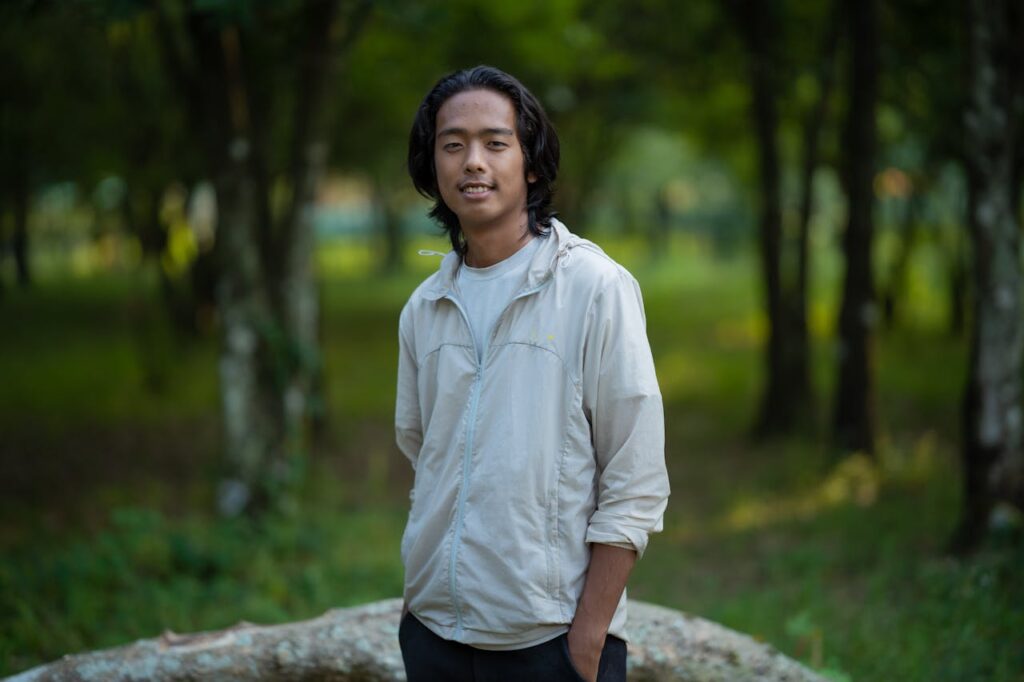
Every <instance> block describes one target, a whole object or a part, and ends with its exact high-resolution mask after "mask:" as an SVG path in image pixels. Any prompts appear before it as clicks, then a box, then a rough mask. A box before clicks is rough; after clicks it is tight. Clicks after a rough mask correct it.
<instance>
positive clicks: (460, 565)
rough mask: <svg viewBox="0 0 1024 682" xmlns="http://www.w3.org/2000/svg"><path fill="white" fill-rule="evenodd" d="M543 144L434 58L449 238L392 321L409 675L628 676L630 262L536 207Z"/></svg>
mask: <svg viewBox="0 0 1024 682" xmlns="http://www.w3.org/2000/svg"><path fill="white" fill-rule="evenodd" d="M558 156H559V152H558V137H557V136H556V134H555V131H554V128H553V127H552V125H551V123H550V122H549V121H548V118H547V116H546V115H545V113H544V110H543V109H542V108H541V106H540V103H539V102H538V101H537V100H536V98H534V96H533V95H532V94H530V92H529V91H528V90H527V89H526V88H525V87H523V85H522V84H520V83H519V81H517V80H516V79H515V78H513V77H512V76H510V75H508V74H506V73H504V72H502V71H499V70H497V69H494V68H490V67H485V66H480V67H476V68H473V69H467V70H464V71H459V72H456V73H454V74H451V75H449V76H447V77H445V78H442V79H441V80H440V81H439V82H438V83H437V84H436V85H435V86H434V88H433V89H432V90H431V91H430V92H429V93H428V94H427V96H426V98H425V99H424V101H423V103H422V104H421V106H420V108H419V111H418V112H417V114H416V119H415V121H414V123H413V128H412V133H411V136H410V141H409V173H410V174H411V176H412V180H413V183H414V184H415V186H416V188H417V189H418V190H419V191H420V192H421V193H423V194H424V195H426V196H427V197H429V198H431V199H433V200H434V201H435V205H434V208H433V210H432V211H431V216H432V217H434V218H435V219H437V220H438V221H440V222H441V223H442V224H443V225H444V227H445V228H446V229H447V231H448V234H449V237H450V239H451V243H452V247H453V250H452V251H451V252H450V253H449V254H448V255H447V256H445V258H444V259H443V260H442V262H441V266H440V269H439V270H438V272H437V273H435V274H434V275H432V276H431V277H429V278H428V279H427V280H426V281H424V282H423V284H421V285H420V286H419V288H417V289H416V291H415V292H414V293H413V294H412V296H411V297H410V299H409V302H408V303H407V304H406V306H405V308H404V309H403V311H402V315H401V319H400V322H399V339H400V355H399V367H398V399H397V406H396V416H395V427H396V433H397V439H398V445H399V447H400V448H401V450H402V452H403V453H404V454H405V455H406V456H407V457H408V458H409V460H410V461H411V462H412V465H413V468H414V470H415V483H414V485H413V490H412V494H411V500H412V508H411V510H410V513H409V521H408V524H407V526H406V529H405V534H404V535H403V537H402V547H401V553H402V562H403V564H404V566H405V594H404V596H405V602H406V610H405V612H403V616H402V623H401V627H400V629H399V641H400V643H401V647H402V656H403V659H404V661H405V667H406V671H407V674H408V677H409V680H410V681H411V682H418V681H420V680H531V682H541V681H543V680H578V679H580V678H582V679H584V680H588V681H593V680H602V681H604V680H625V679H626V645H625V637H626V634H625V625H626V593H625V585H626V579H627V577H628V576H629V573H630V571H631V570H632V567H633V564H634V562H635V560H636V558H637V556H638V555H640V554H642V553H643V551H644V548H645V547H646V546H647V536H648V534H649V533H651V532H656V531H659V530H661V525H662V515H663V513H664V510H665V505H666V501H667V498H668V494H669V485H668V477H667V474H666V471H665V462H664V423H663V413H662V405H661V394H660V392H659V390H658V384H657V380H656V378H655V374H654V364H653V361H652V359H651V351H650V347H649V345H648V342H647V336H646V331H645V320H644V312H643V304H642V302H641V298H640V290H639V287H638V286H637V284H636V281H635V280H634V279H633V277H632V276H630V274H629V273H628V272H626V271H625V270H624V269H623V268H622V267H621V266H619V265H618V264H616V263H615V262H614V261H612V260H611V259H610V258H608V256H606V255H605V254H604V252H602V251H601V250H600V249H599V248H598V247H597V246H595V245H594V244H592V243H591V242H588V241H586V240H584V239H580V238H579V237H577V236H575V235H573V234H572V233H570V232H569V231H568V230H567V229H566V227H565V226H564V225H563V224H562V223H561V222H559V221H558V220H556V219H555V217H554V212H553V211H552V210H551V195H552V184H553V182H554V180H555V176H556V174H557V171H558Z"/></svg>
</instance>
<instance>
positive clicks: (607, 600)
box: [569, 543, 636, 682]
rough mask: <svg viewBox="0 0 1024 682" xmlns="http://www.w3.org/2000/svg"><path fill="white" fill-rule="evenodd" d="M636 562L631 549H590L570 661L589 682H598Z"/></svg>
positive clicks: (572, 633)
mask: <svg viewBox="0 0 1024 682" xmlns="http://www.w3.org/2000/svg"><path fill="white" fill-rule="evenodd" d="M635 563H636V552H634V551H633V550H631V549H622V548H620V547H612V546H611V545H601V544H596V543H595V544H593V545H591V546H590V566H589V567H588V568H587V580H586V582H585V583H584V584H583V595H582V596H581V597H580V603H579V604H578V605H577V607H576V615H575V616H574V617H573V619H572V626H571V627H570V628H569V658H571V659H572V663H573V665H575V666H576V670H577V671H578V672H579V673H580V675H582V676H583V679H585V680H587V682H595V680H597V671H598V668H599V667H600V664H601V651H602V650H604V640H605V637H607V636H608V626H609V625H610V624H611V622H612V616H613V615H615V607H616V606H618V604H619V597H621V596H622V591H623V590H624V589H625V588H626V580H627V579H628V578H629V573H630V571H632V570H633V564H635Z"/></svg>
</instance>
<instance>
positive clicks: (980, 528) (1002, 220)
mask: <svg viewBox="0 0 1024 682" xmlns="http://www.w3.org/2000/svg"><path fill="white" fill-rule="evenodd" d="M966 9H967V21H966V22H965V23H966V28H967V31H968V41H967V42H968V84H967V109H966V112H965V116H964V124H965V134H966V148H965V156H966V162H967V174H968V221H967V222H968V230H969V233H970V236H971V244H972V247H973V253H972V259H973V261H972V265H973V292H972V293H973V302H972V308H973V319H972V321H971V337H970V365H969V370H968V371H969V374H968V379H967V387H966V392H965V395H964V445H963V452H962V457H963V510H962V513H961V520H960V525H959V527H958V528H957V530H956V532H955V534H954V537H953V548H954V549H955V550H957V551H967V550H970V549H973V548H976V547H977V546H978V545H979V544H980V542H981V541H982V539H983V537H984V533H985V527H986V524H987V523H988V522H989V519H990V515H991V514H992V511H993V510H994V509H995V508H996V506H997V505H998V504H1000V503H1008V504H1010V505H1013V506H1015V507H1016V508H1017V509H1018V510H1021V509H1024V435H1022V434H1024V410H1022V405H1021V396H1022V390H1021V384H1022V366H1021V356H1022V351H1024V305H1022V302H1021V284H1022V280H1021V224H1020V218H1019V215H1020V214H1019V205H1020V182H1021V175H1020V163H1021V161H1020V154H1021V152H1020V145H1021V130H1020V123H1021V120H1022V115H1024V88H1022V87H1021V80H1020V79H1021V75H1020V73H1021V72H1020V69H1021V66H1024V64H1021V59H1020V57H1021V51H1020V47H1019V42H1020V36H1021V31H1022V30H1024V11H1022V8H1021V7H1020V5H1019V3H1016V2H1013V1H1012V0H968V2H967V3H966Z"/></svg>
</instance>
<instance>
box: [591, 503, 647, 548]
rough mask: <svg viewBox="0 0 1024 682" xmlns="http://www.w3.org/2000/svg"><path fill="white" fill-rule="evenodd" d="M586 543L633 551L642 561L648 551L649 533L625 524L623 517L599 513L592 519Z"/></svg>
mask: <svg viewBox="0 0 1024 682" xmlns="http://www.w3.org/2000/svg"><path fill="white" fill-rule="evenodd" d="M602 517H603V518H602ZM585 541H586V542H587V544H590V543H598V544H602V545H612V546H614V547H622V548H623V549H627V548H628V549H632V550H635V551H636V558H637V559H640V558H641V557H643V555H644V550H646V549H647V531H646V530H644V529H642V528H637V527H636V526H630V525H627V524H624V523H623V522H622V518H621V517H615V516H613V515H611V514H604V513H602V512H600V511H598V512H595V513H594V516H593V517H591V520H590V525H589V526H588V527H587V536H586V539H585Z"/></svg>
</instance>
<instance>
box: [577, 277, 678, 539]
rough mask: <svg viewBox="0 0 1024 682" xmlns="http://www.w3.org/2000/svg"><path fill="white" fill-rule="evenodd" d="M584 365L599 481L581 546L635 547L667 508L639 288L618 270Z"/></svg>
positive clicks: (658, 410) (661, 419) (659, 418)
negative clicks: (595, 498)
mask: <svg viewBox="0 0 1024 682" xmlns="http://www.w3.org/2000/svg"><path fill="white" fill-rule="evenodd" d="M587 328H588V331H587V337H586V341H585V347H584V360H583V407H584V410H585V412H586V414H587V418H588V419H589V421H590V429H591V438H592V441H593V445H594V450H595V456H596V459H597V467H598V471H599V482H598V491H597V509H596V510H595V512H594V514H593V515H592V516H591V518H590V525H589V526H588V528H587V535H586V542H588V543H592V542H597V543H601V544H608V545H614V546H617V547H626V548H632V549H635V550H636V552H637V556H638V557H639V556H643V553H644V550H645V549H646V548H647V538H648V534H649V533H655V532H658V531H660V530H661V529H662V522H663V516H664V513H665V507H666V505H667V504H668V495H669V482H668V472H667V471H666V468H665V416H664V410H663V407H662V401H661V391H660V390H659V389H658V380H657V377H656V376H655V373H654V359H653V358H652V356H651V348H650V344H649V343H648V341H647V330H646V319H645V316H644V309H643V300H642V298H641V295H640V287H639V285H638V284H637V283H636V280H635V279H633V277H632V276H631V275H630V274H629V273H627V272H625V271H619V272H618V273H617V275H616V276H615V279H614V280H613V281H612V282H611V283H609V284H608V285H606V286H605V288H604V289H603V290H602V291H601V293H600V294H599V295H598V296H597V298H596V299H595V300H594V302H593V304H592V306H591V311H590V319H589V324H588V326H587Z"/></svg>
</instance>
